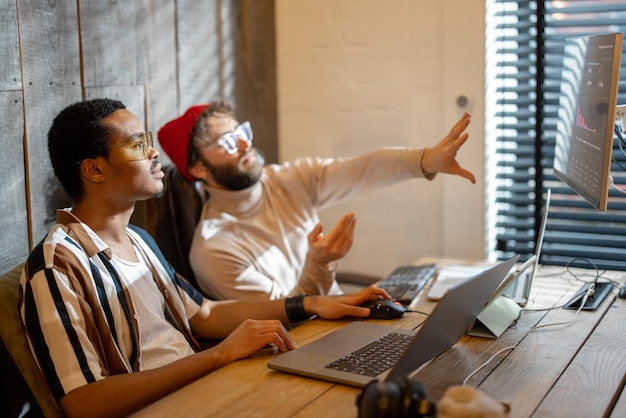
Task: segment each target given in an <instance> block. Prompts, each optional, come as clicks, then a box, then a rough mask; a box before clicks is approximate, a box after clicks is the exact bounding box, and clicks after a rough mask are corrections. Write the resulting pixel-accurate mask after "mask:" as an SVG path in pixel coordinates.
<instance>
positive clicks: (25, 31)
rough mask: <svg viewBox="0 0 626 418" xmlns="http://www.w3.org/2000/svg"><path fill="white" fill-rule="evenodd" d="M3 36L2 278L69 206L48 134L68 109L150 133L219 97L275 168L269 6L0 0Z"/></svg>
mask: <svg viewBox="0 0 626 418" xmlns="http://www.w3.org/2000/svg"><path fill="white" fill-rule="evenodd" d="M79 12H80V16H79V15H78V13H79ZM79 22H80V23H79ZM18 28H19V31H18ZM0 34H1V36H2V43H1V44H0V102H1V103H2V105H3V110H4V111H3V112H2V114H0V126H2V128H0V143H1V144H2V153H1V155H0V164H1V166H0V175H2V178H3V182H2V184H0V188H1V189H0V190H1V191H2V196H3V197H4V198H5V202H3V205H2V217H1V220H0V250H1V251H2V253H1V254H0V270H1V271H6V270H8V269H10V268H12V267H13V266H14V265H15V264H17V262H19V261H23V259H24V257H26V255H27V254H28V251H29V250H30V248H31V247H32V245H34V244H36V243H37V242H39V241H40V240H41V239H42V238H43V237H44V236H45V234H46V233H47V232H48V230H49V228H50V226H51V225H52V224H53V223H54V221H55V212H56V209H57V208H60V207H67V206H70V205H71V202H70V200H69V199H68V198H67V196H66V195H65V193H64V192H63V190H62V188H61V187H60V185H59V183H58V181H57V180H56V178H55V177H54V174H53V172H52V167H51V164H50V160H49V156H48V149H47V134H48V130H49V128H50V125H51V124H52V120H53V119H54V117H55V116H56V115H57V114H58V112H59V111H61V110H62V109H63V108H65V107H66V106H68V105H70V104H72V103H75V102H77V101H80V100H83V99H92V98H95V97H111V98H114V99H118V100H121V101H122V102H124V103H125V104H126V106H127V107H128V109H129V110H130V111H131V112H133V113H134V114H135V115H137V117H139V119H140V120H141V121H142V122H143V123H144V124H145V125H146V129H148V130H151V131H152V132H153V133H155V134H156V132H157V131H158V129H159V128H160V127H161V126H162V125H163V124H165V123H167V122H168V121H169V120H171V119H173V118H175V117H177V116H178V115H180V114H181V113H182V112H184V111H185V110H186V109H187V108H188V107H189V106H191V105H194V104H198V103H205V102H207V101H208V100H211V99H215V98H219V97H224V98H226V99H228V100H229V101H231V102H233V103H234V104H235V105H236V106H237V111H238V114H240V115H241V116H242V118H245V119H248V120H250V121H251V122H252V123H253V124H254V129H255V144H256V145H257V146H258V147H259V148H260V149H261V150H262V151H263V152H264V154H265V155H266V157H268V160H270V161H274V159H275V157H273V156H275V155H276V152H275V151H272V149H273V150H276V149H277V145H276V141H277V137H276V126H277V120H276V99H275V97H276V92H275V89H276V82H275V67H276V65H275V53H274V42H275V41H274V0H258V1H249V0H203V1H200V2H198V1H195V0H129V1H124V2H120V1H114V0H79V1H63V2H40V1H37V0H17V1H16V0H0ZM157 147H158V144H157ZM268 150H269V151H268ZM161 161H162V163H164V164H169V163H170V161H169V159H168V158H167V157H166V156H165V155H164V154H162V156H161ZM138 212H141V207H139V210H138ZM139 215H141V213H139ZM143 216H144V218H145V217H146V216H147V214H144V215H143Z"/></svg>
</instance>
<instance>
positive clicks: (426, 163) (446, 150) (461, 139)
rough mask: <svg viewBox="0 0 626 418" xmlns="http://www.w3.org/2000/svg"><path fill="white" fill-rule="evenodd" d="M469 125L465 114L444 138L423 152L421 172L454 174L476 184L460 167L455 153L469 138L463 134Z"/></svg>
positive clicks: (467, 115) (468, 117) (472, 177)
mask: <svg viewBox="0 0 626 418" xmlns="http://www.w3.org/2000/svg"><path fill="white" fill-rule="evenodd" d="M469 123H470V114H469V113H467V112H465V113H464V114H463V116H462V117H461V119H459V120H458V122H457V123H456V124H455V125H454V126H453V127H452V129H450V132H449V133H448V135H447V136H446V137H445V138H443V139H442V140H441V141H440V142H439V143H438V144H437V145H435V146H434V147H432V148H426V149H425V150H424V155H423V157H422V170H423V171H424V172H426V173H447V174H456V175H458V176H461V177H465V178H466V179H468V180H469V181H471V182H472V183H476V178H475V177H474V175H473V174H472V173H471V172H470V171H468V170H466V169H464V168H463V167H461V165H460V164H459V163H458V162H457V160H456V153H457V152H458V151H459V148H461V146H463V144H465V141H467V139H468V138H469V134H468V133H467V132H465V129H467V127H468V126H469Z"/></svg>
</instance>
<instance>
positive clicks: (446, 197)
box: [276, 0, 485, 275]
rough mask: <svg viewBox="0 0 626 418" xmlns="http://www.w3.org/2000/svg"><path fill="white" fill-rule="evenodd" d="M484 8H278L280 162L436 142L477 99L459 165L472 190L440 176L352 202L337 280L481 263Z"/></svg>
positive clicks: (328, 220)
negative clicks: (350, 235) (352, 221)
mask: <svg viewBox="0 0 626 418" xmlns="http://www.w3.org/2000/svg"><path fill="white" fill-rule="evenodd" d="M484 15H485V5H484V0H385V1H383V0H316V1H310V0H277V1H276V23H277V60H278V61H277V73H278V116H279V129H278V130H279V158H280V160H281V161H286V160H292V159H294V158H296V157H301V156H313V155H318V156H322V157H331V156H347V155H355V154H358V153H362V152H365V151H367V150H369V149H372V148H374V147H378V146H383V145H384V146H396V145H398V146H412V147H424V146H429V145H431V144H434V143H436V142H437V141H439V140H440V139H441V138H442V137H443V136H444V135H445V134H446V133H447V131H448V130H449V129H450V127H451V126H452V125H453V124H454V122H455V121H456V119H457V118H458V116H460V114H461V113H462V109H459V108H458V106H457V105H456V98H457V96H458V95H459V94H461V93H466V94H468V95H469V96H470V97H471V98H472V102H471V104H470V109H469V110H470V111H471V113H472V123H471V125H470V128H469V133H470V140H469V142H468V143H467V144H466V146H465V147H464V148H463V149H462V151H461V153H460V155H459V160H460V162H461V163H462V164H463V165H464V166H465V167H466V168H468V169H470V170H472V171H473V172H474V174H475V175H476V177H477V180H478V182H477V184H476V185H472V184H471V183H470V182H469V181H467V180H465V179H461V178H453V177H451V176H446V175H440V176H438V177H437V178H436V179H435V181H433V182H428V181H426V180H414V181H410V182H407V183H403V184H400V185H396V186H392V187H390V188H387V189H384V190H380V191H377V192H374V193H368V194H364V195H361V196H359V197H358V198H354V199H351V200H350V201H348V202H345V203H343V204H341V205H338V206H337V207H335V208H332V209H331V210H328V211H325V212H324V213H322V220H323V222H324V226H325V227H326V228H327V229H330V228H332V226H333V225H334V224H335V223H336V222H337V220H338V219H339V218H340V217H341V215H342V214H344V213H346V212H350V211H353V212H355V213H356V215H357V232H356V240H355V243H354V245H353V247H352V250H351V252H350V254H349V255H348V256H347V257H346V258H345V259H344V260H343V261H342V262H341V269H347V270H354V271H361V272H371V273H374V274H379V275H385V274H387V273H389V272H390V271H391V270H392V269H393V267H395V266H396V265H399V264H402V263H409V262H411V261H412V260H414V259H416V258H418V257H420V256H425V255H434V256H454V257H471V258H483V257H485V238H484V235H485V233H484V230H485V227H484V225H485V222H484V213H485V209H484V208H485V201H484V200H485V197H484V196H485V193H484V189H485V187H484V179H483V175H484V160H485V158H484V149H485V147H484V99H483V91H484V84H485V80H484V61H485V59H484V56H485V53H484V51H485V48H484V27H485V24H484Z"/></svg>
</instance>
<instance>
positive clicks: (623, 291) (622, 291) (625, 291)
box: [617, 283, 626, 299]
mask: <svg viewBox="0 0 626 418" xmlns="http://www.w3.org/2000/svg"><path fill="white" fill-rule="evenodd" d="M617 296H619V297H620V298H622V299H626V283H625V284H623V285H622V287H620V288H619V292H618V293H617Z"/></svg>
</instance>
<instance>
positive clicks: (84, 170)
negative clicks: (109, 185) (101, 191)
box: [80, 158, 104, 183]
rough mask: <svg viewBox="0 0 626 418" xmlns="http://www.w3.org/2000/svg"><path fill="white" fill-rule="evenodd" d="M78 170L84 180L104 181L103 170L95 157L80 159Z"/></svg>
mask: <svg viewBox="0 0 626 418" xmlns="http://www.w3.org/2000/svg"><path fill="white" fill-rule="evenodd" d="M80 172H81V174H82V175H83V176H84V177H85V179H86V180H88V181H90V182H92V183H102V182H103V181H104V172H103V171H102V169H101V168H100V166H99V163H98V160H96V159H92V158H88V159H85V160H83V161H81V162H80Z"/></svg>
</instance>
